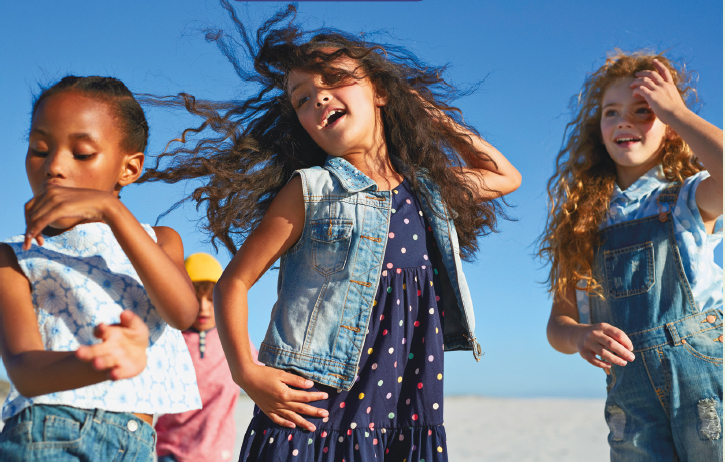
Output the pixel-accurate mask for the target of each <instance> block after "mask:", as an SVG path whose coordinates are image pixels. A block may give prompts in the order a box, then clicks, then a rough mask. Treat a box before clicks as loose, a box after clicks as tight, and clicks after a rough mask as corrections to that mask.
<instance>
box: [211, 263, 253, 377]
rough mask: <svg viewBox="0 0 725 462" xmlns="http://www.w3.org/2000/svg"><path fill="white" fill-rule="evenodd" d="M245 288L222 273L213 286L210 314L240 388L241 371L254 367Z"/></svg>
mask: <svg viewBox="0 0 725 462" xmlns="http://www.w3.org/2000/svg"><path fill="white" fill-rule="evenodd" d="M248 293H249V288H248V287H246V285H245V284H244V283H243V282H241V281H239V280H234V279H231V278H228V277H225V276H224V275H222V277H221V279H219V281H217V283H216V286H215V287H214V297H213V298H214V314H215V316H216V320H217V330H218V332H219V339H220V340H221V344H222V349H223V350H224V355H225V356H226V358H227V362H228V363H229V370H230V372H231V374H232V379H234V382H236V383H237V385H239V386H240V387H242V388H244V384H245V382H246V380H245V377H246V374H245V372H247V371H249V370H251V369H252V366H256V364H255V362H254V359H253V356H252V349H251V347H250V343H249V331H248V328H247V325H248V321H247V320H248V316H247V314H248V305H247V295H248Z"/></svg>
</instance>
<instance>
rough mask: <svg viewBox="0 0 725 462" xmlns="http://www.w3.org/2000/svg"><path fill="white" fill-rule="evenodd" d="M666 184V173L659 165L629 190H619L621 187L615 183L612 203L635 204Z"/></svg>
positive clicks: (638, 179)
mask: <svg viewBox="0 0 725 462" xmlns="http://www.w3.org/2000/svg"><path fill="white" fill-rule="evenodd" d="M666 182H667V179H666V178H665V173H664V171H663V170H662V164H659V165H657V166H656V167H653V168H652V169H651V170H650V171H648V172H647V173H645V174H644V175H642V176H641V177H639V178H637V181H635V182H634V183H632V184H631V185H630V186H629V188H627V189H625V190H624V191H622V190H621V189H619V185H618V184H616V183H615V184H614V191H613V192H612V201H611V202H612V203H625V204H626V203H629V202H634V201H636V200H639V199H641V198H642V197H644V196H646V195H649V194H650V193H651V192H652V191H654V190H655V189H657V188H659V187H661V185H662V184H663V183H666Z"/></svg>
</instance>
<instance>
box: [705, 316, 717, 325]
mask: <svg viewBox="0 0 725 462" xmlns="http://www.w3.org/2000/svg"><path fill="white" fill-rule="evenodd" d="M705 319H706V320H707V322H709V323H710V324H712V323H713V322H715V319H717V318H716V317H715V316H713V315H709V316H708V317H706V318H705Z"/></svg>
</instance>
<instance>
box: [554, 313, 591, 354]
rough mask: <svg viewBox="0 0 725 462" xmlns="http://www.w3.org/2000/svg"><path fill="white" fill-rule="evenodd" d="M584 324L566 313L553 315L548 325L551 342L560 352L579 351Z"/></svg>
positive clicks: (572, 352)
mask: <svg viewBox="0 0 725 462" xmlns="http://www.w3.org/2000/svg"><path fill="white" fill-rule="evenodd" d="M582 327H583V326H582V324H579V323H578V322H577V321H575V320H574V319H572V318H571V317H569V316H566V315H556V316H554V315H552V316H551V317H550V318H549V324H548V325H547V327H546V337H547V338H548V340H549V344H550V345H551V346H552V347H553V348H554V349H555V350H556V351H558V352H561V353H565V354H569V355H570V354H574V353H576V352H578V351H579V350H578V348H577V345H578V342H579V337H580V336H579V334H580V331H581V330H582Z"/></svg>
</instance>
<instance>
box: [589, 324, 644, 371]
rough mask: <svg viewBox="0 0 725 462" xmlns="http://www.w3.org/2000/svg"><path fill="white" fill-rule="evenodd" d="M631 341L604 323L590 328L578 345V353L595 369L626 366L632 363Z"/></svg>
mask: <svg viewBox="0 0 725 462" xmlns="http://www.w3.org/2000/svg"><path fill="white" fill-rule="evenodd" d="M633 349H634V347H633V345H632V342H631V340H630V339H629V337H627V334H625V333H624V332H623V331H622V330H620V329H618V328H616V327H614V326H611V325H609V324H606V323H601V324H596V325H594V326H591V327H590V328H589V330H588V333H587V334H586V336H585V337H584V341H583V343H582V344H580V347H579V353H580V355H581V356H582V358H584V359H585V360H587V361H588V362H589V363H591V364H592V365H594V366H596V367H601V368H605V369H606V368H609V367H611V365H612V364H617V365H619V366H626V365H627V361H634V358H635V356H634V353H632V350H633Z"/></svg>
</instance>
